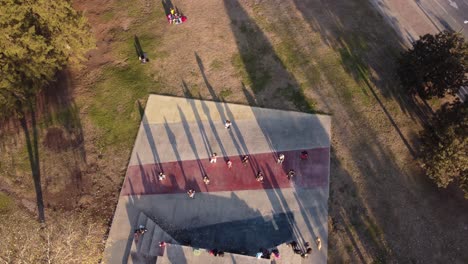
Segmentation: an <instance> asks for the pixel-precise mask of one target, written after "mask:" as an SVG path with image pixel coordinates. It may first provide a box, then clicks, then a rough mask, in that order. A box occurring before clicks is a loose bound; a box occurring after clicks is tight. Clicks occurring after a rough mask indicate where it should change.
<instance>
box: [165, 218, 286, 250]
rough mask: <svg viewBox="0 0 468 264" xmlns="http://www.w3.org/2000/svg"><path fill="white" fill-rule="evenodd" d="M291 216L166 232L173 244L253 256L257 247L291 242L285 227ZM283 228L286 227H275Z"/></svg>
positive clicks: (251, 219)
mask: <svg viewBox="0 0 468 264" xmlns="http://www.w3.org/2000/svg"><path fill="white" fill-rule="evenodd" d="M290 219H292V221H294V215H293V214H292V213H278V214H274V215H273V216H272V219H271V220H270V221H265V219H264V217H262V216H258V217H255V218H250V219H246V220H239V221H231V222H227V223H220V224H215V225H208V226H204V227H199V228H190V229H182V230H177V231H173V232H170V233H171V235H172V236H173V237H174V239H176V240H177V241H184V242H185V243H188V244H189V245H190V246H192V247H195V248H205V249H218V250H221V251H225V252H229V253H235V254H243V255H250V256H255V253H257V252H258V251H259V248H267V249H269V248H274V247H276V246H278V245H280V244H283V243H285V242H287V241H291V240H292V239H293V235H292V232H291V230H290V229H289V228H287V227H288V226H289V222H290ZM275 225H276V226H279V227H286V228H275Z"/></svg>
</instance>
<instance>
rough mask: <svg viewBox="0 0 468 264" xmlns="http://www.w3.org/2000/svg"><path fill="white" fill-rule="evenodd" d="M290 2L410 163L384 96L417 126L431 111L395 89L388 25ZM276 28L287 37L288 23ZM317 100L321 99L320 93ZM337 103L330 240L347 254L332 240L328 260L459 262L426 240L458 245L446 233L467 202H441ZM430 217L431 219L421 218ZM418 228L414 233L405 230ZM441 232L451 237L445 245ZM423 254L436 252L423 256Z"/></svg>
mask: <svg viewBox="0 0 468 264" xmlns="http://www.w3.org/2000/svg"><path fill="white" fill-rule="evenodd" d="M358 2H359V3H358ZM295 3H296V8H297V10H299V11H300V12H301V14H302V15H303V17H304V18H305V20H306V22H307V23H308V24H309V25H310V26H311V28H312V29H313V30H314V31H316V32H319V33H320V34H321V38H322V39H323V40H324V41H325V42H327V44H328V45H329V46H330V47H331V48H333V49H334V50H336V51H338V52H339V53H340V55H341V59H342V61H343V66H344V67H345V69H346V70H347V71H348V72H349V73H351V74H352V75H353V76H354V78H355V79H356V80H357V81H358V82H359V83H361V84H362V86H363V89H364V90H363V93H365V92H366V93H367V95H369V96H370V97H371V98H373V99H375V100H376V102H377V105H378V106H379V110H381V111H382V112H381V113H376V115H377V114H378V115H382V114H383V115H385V117H386V119H387V120H388V121H389V122H390V125H391V126H392V127H393V128H394V129H395V131H396V132H397V134H398V140H401V141H402V142H403V144H404V145H405V146H406V148H407V149H408V151H409V153H410V154H411V155H412V156H413V157H414V156H416V154H417V151H416V150H415V146H414V143H411V140H410V139H408V138H405V136H403V133H404V132H402V131H401V129H400V127H399V126H398V124H397V121H396V120H397V119H396V118H395V117H393V116H392V115H391V113H390V111H389V110H388V108H387V107H386V106H385V103H384V102H385V100H383V98H382V97H384V98H388V99H394V100H395V101H397V102H398V104H399V106H400V109H401V110H402V111H404V113H406V114H407V115H408V116H409V117H410V118H411V119H412V121H414V122H419V123H421V124H424V123H425V122H427V120H428V119H429V118H430V117H431V115H432V110H431V109H430V107H428V105H427V103H426V102H422V101H421V100H419V99H418V98H413V97H411V96H408V95H407V94H406V93H405V91H403V90H402V89H401V87H400V86H399V83H398V82H397V80H398V77H397V76H396V74H395V68H396V67H397V65H396V62H395V61H396V58H397V55H396V54H398V53H399V52H401V51H402V50H403V49H404V47H403V44H402V43H401V41H400V39H399V38H398V37H397V36H396V34H394V29H393V28H392V27H391V25H389V24H387V22H386V21H385V20H384V18H382V17H381V16H380V15H379V14H378V13H377V11H376V10H374V9H373V7H372V6H370V5H369V4H368V3H361V2H360V1H351V2H349V1H348V2H340V1H328V2H319V1H314V0H307V1H295ZM366 5H368V6H366ZM349 10H353V13H352V14H351V13H349V12H350V11H349ZM282 13H286V12H282ZM360 18H365V19H360ZM281 25H283V26H285V27H286V31H287V30H288V27H287V24H286V23H281ZM376 25H378V26H379V28H378V29H375V27H376ZM332 88H334V89H339V87H332ZM376 89H378V91H379V92H380V93H378V92H377V90H376ZM317 93H318V94H319V95H320V97H322V98H324V99H326V98H327V95H326V94H323V93H321V91H320V90H317ZM336 94H337V95H339V92H338V91H337V92H336ZM378 94H381V96H379V95H378ZM337 98H338V103H339V104H340V105H342V106H343V107H342V109H340V108H337V106H338V105H335V106H334V107H335V109H336V110H335V111H333V112H334V113H335V116H337V120H336V121H335V122H334V124H333V127H334V131H335V141H336V143H337V145H339V148H340V150H339V152H338V153H335V152H334V151H332V156H331V160H332V165H331V176H332V178H331V179H332V180H331V182H330V184H331V189H330V201H329V205H330V216H331V218H332V219H333V221H332V222H334V223H335V224H334V226H335V227H336V229H335V231H333V228H332V229H331V230H330V234H332V233H333V232H338V234H337V235H330V236H331V239H333V238H335V239H336V238H337V237H340V238H343V237H348V238H349V240H348V242H347V243H349V244H347V243H343V242H340V243H343V244H342V247H345V251H346V254H345V255H340V254H339V253H340V250H343V248H341V249H340V248H336V251H333V250H334V249H333V248H332V245H333V244H334V243H333V241H331V243H330V244H329V245H331V247H330V250H331V251H330V254H329V255H331V256H334V257H335V258H337V259H336V260H335V261H332V260H331V261H332V262H341V261H345V260H346V259H348V258H350V259H351V260H352V261H351V262H363V261H364V262H366V261H367V260H368V258H369V256H370V258H371V259H374V260H375V261H378V262H386V261H387V262H388V261H397V262H417V261H422V262H431V261H434V259H435V258H438V256H441V255H444V256H448V255H450V256H453V257H455V258H457V259H460V252H457V251H456V250H453V249H447V248H444V249H443V250H442V249H438V250H435V246H434V245H433V244H432V243H429V242H426V241H431V237H445V239H443V240H439V241H444V242H442V243H439V247H440V246H442V244H444V245H445V243H455V241H456V243H457V244H458V245H462V243H463V242H462V241H463V238H462V236H458V235H457V234H458V232H457V231H456V230H457V228H455V227H448V226H450V225H451V224H450V223H453V222H458V221H460V220H461V219H463V218H464V216H463V215H464V214H466V212H467V210H466V209H462V210H460V208H465V207H466V203H465V202H464V201H462V199H460V198H461V197H459V198H456V199H452V198H448V197H446V196H447V195H446V194H444V192H443V191H442V192H441V191H440V190H438V189H437V188H436V187H435V186H434V185H433V184H432V183H430V181H429V180H428V179H427V178H426V177H424V175H422V173H421V171H420V170H418V169H417V168H415V167H416V166H415V165H414V164H411V163H406V162H402V161H401V160H398V159H401V155H405V153H401V152H396V151H395V149H393V148H392V146H391V142H386V141H385V140H382V135H381V134H379V132H378V131H376V129H375V127H376V124H375V123H372V122H375V120H374V121H373V120H369V119H368V118H367V117H366V116H365V115H364V114H363V113H362V112H361V111H362V108H361V107H360V106H359V105H354V104H352V103H347V102H346V101H345V100H343V99H342V98H340V97H339V96H337ZM379 112H380V111H379ZM382 142H384V143H386V144H385V145H384V144H382ZM343 150H344V151H343ZM349 154H351V155H349ZM350 164H352V165H350ZM428 200H430V201H431V202H428ZM462 211H463V213H462ZM428 214H430V215H431V217H422V216H423V215H428ZM465 217H466V216H465ZM416 222H417V223H418V224H417V226H415V225H414V224H411V223H416ZM428 230H430V231H429V232H428ZM447 233H450V234H451V235H450V238H449V236H448V235H447ZM448 241H451V242H448ZM335 242H337V243H338V241H335ZM403 244H405V245H412V247H411V248H408V247H407V246H403ZM428 248H432V249H434V250H429V251H428ZM465 256H466V254H465ZM464 258H465V259H466V257H464ZM462 259H463V257H462ZM439 260H440V261H441V262H443V260H442V259H439Z"/></svg>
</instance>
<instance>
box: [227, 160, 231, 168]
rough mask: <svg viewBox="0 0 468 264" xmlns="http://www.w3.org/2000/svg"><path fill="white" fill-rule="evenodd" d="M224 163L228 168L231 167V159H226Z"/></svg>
mask: <svg viewBox="0 0 468 264" xmlns="http://www.w3.org/2000/svg"><path fill="white" fill-rule="evenodd" d="M226 164H227V166H228V169H230V168H232V161H231V160H227V162H226Z"/></svg>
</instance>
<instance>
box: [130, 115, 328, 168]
mask: <svg viewBox="0 0 468 264" xmlns="http://www.w3.org/2000/svg"><path fill="white" fill-rule="evenodd" d="M255 112H259V113H260V116H259V117H258V118H257V119H250V120H236V119H234V120H232V128H231V129H230V130H227V129H226V128H225V127H224V121H222V120H217V121H200V122H181V123H164V124H142V125H141V127H140V129H139V131H138V135H137V139H136V141H135V147H134V150H133V153H132V157H131V159H130V164H129V165H140V164H152V163H161V162H171V161H181V160H195V159H208V158H209V156H210V155H211V153H213V152H215V153H217V154H218V155H220V156H233V155H245V154H246V153H250V154H257V153H267V152H276V151H288V150H296V149H310V148H319V147H328V146H329V145H330V140H329V139H330V123H329V120H330V119H329V117H328V116H314V115H313V116H312V117H311V116H310V115H304V114H302V113H296V112H287V114H270V115H268V114H267V112H265V110H263V109H259V110H258V111H255Z"/></svg>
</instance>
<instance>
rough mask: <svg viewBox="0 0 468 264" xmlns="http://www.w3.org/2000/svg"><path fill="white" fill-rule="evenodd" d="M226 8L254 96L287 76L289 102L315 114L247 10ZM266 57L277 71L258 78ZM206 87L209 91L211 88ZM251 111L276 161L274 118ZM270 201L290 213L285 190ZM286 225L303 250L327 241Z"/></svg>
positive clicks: (306, 218) (234, 5)
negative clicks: (269, 82) (273, 78)
mask: <svg viewBox="0 0 468 264" xmlns="http://www.w3.org/2000/svg"><path fill="white" fill-rule="evenodd" d="M224 5H225V9H226V13H227V15H228V16H229V18H230V20H231V21H232V22H231V24H230V25H231V29H232V32H233V33H234V36H235V39H236V43H237V47H238V51H239V54H240V58H241V60H242V62H243V64H244V65H245V70H246V74H247V75H248V76H249V79H250V80H251V88H252V90H253V91H254V92H255V93H261V92H262V90H263V89H264V87H265V86H266V84H265V83H264V82H263V81H261V80H265V78H264V76H269V75H270V74H274V75H278V76H284V77H285V79H286V80H287V81H288V85H287V87H288V88H287V89H291V93H292V94H289V95H290V97H289V98H288V99H290V100H292V101H293V102H294V104H295V106H296V107H297V108H298V109H299V110H301V111H304V112H314V109H313V106H312V105H311V104H310V103H309V101H307V99H306V96H305V94H304V91H303V89H301V88H300V85H299V84H298V82H297V80H296V79H295V77H294V76H293V75H292V74H290V73H289V71H288V70H287V69H286V67H285V65H284V64H283V62H282V61H281V60H280V59H279V57H278V55H277V54H276V53H275V50H274V49H273V46H272V44H271V43H270V41H269V39H268V38H267V37H266V35H265V34H264V33H263V32H262V30H261V28H260V27H259V26H258V25H257V23H256V22H255V20H254V19H253V18H251V17H250V16H249V14H248V13H247V11H246V10H245V9H244V8H243V7H242V6H241V5H240V4H239V2H237V1H228V0H225V1H224ZM254 53H255V54H256V55H255V56H256V57H255V58H256V60H258V61H255V62H253V61H252V58H253V55H252V54H254ZM264 58H272V61H273V62H274V63H275V66H274V67H271V68H270V69H274V72H272V73H270V72H267V73H262V72H261V71H260V75H259V68H261V67H263V66H264V65H263V63H265V61H268V60H264ZM263 70H265V68H263ZM266 71H269V68H266ZM205 82H206V81H205ZM207 87H208V88H210V87H209V86H208V85H207ZM243 92H244V95H245V97H246V98H247V101H248V102H249V103H250V104H252V105H256V104H257V98H258V96H256V95H254V94H252V93H250V92H249V91H248V90H247V89H246V88H245V86H244V89H243ZM284 101H286V100H284ZM266 106H268V105H266ZM274 107H275V108H277V107H278V106H277V105H275V106H274ZM280 108H281V107H280ZM252 110H253V113H254V118H255V121H256V122H257V124H258V126H259V128H260V129H261V131H262V135H263V136H264V138H265V140H266V142H267V143H268V144H269V146H270V151H271V153H272V156H271V159H272V160H276V159H277V155H276V153H277V151H278V150H277V147H276V146H278V145H279V142H278V140H281V139H279V138H278V137H277V135H274V134H272V133H273V132H272V131H273V130H272V129H271V126H272V125H273V124H274V122H275V121H274V120H272V118H271V117H267V116H265V115H264V113H262V111H261V109H258V108H253V109H252ZM226 113H227V116H228V118H230V120H234V122H235V119H234V118H233V116H232V114H231V113H230V110H229V107H228V106H227V107H226ZM278 122H281V121H280V120H278ZM315 129H317V131H310V133H311V134H313V133H317V134H322V133H324V128H323V127H320V126H318V127H316V128H315ZM285 140H290V139H285ZM296 140H297V139H296ZM252 168H253V170H254V171H255V173H256V171H257V170H261V171H263V172H264V173H271V168H259V167H258V165H256V164H255V161H254V163H253V164H252ZM266 180H271V179H266ZM273 181H274V179H273ZM264 184H265V186H269V185H272V186H275V185H277V183H275V182H265V183H264ZM325 189H327V188H325ZM268 198H269V200H270V202H271V204H272V205H274V206H277V207H278V211H281V210H284V211H288V210H290V209H289V207H288V205H287V202H286V199H285V197H284V195H283V191H282V189H275V190H274V192H272V193H269V194H268ZM302 199H304V197H301V196H297V202H298V203H299V204H301V203H304V201H303V200H302ZM324 202H326V201H324ZM306 210H307V209H306V208H303V210H301V214H302V216H303V218H304V221H305V222H306V223H307V222H311V221H313V220H312V218H311V216H310V215H309V214H308V213H306ZM326 212H327V210H326V208H325V210H322V211H320V212H318V211H317V212H315V213H320V214H322V215H320V216H318V218H320V219H324V221H326V220H325V219H327V216H326V215H323V214H326ZM275 213H278V212H275ZM319 222H320V221H319ZM322 224H323V223H322ZM285 226H286V227H287V228H288V229H290V230H291V232H292V234H293V239H295V240H297V241H298V243H299V245H300V246H301V247H303V244H304V243H305V242H307V241H306V239H310V238H315V237H316V236H319V235H320V236H322V237H323V238H324V240H326V238H325V237H326V234H324V230H314V228H313V227H312V226H311V225H310V224H306V225H305V230H307V231H308V233H309V234H308V235H306V234H304V233H302V232H304V231H305V230H304V228H303V229H302V231H300V230H299V227H298V226H297V225H296V223H295V220H294V219H288V218H286V221H285ZM316 231H319V232H320V233H321V234H318V233H317V232H316ZM306 237H308V238H306ZM309 242H310V241H309Z"/></svg>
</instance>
